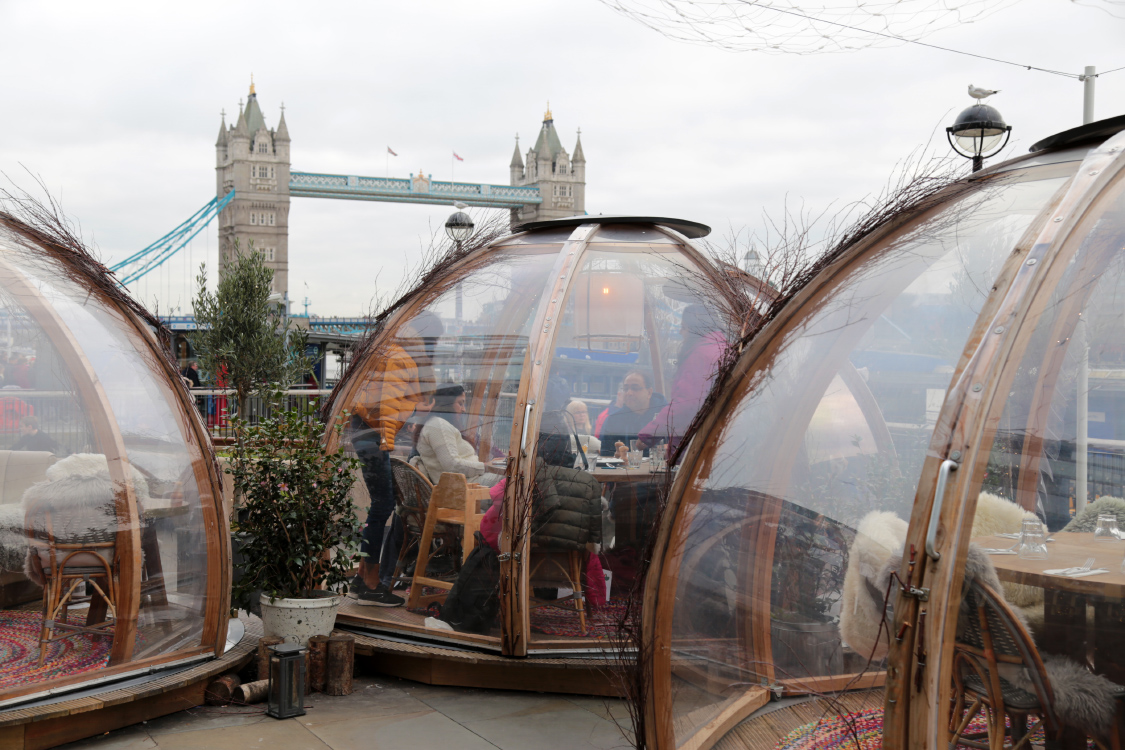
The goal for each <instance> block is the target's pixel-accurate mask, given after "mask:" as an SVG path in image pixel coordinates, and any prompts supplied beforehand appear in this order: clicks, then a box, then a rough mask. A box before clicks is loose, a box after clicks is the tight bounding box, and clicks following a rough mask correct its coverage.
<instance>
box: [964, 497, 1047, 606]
mask: <svg viewBox="0 0 1125 750" xmlns="http://www.w3.org/2000/svg"><path fill="white" fill-rule="evenodd" d="M1025 518H1029V519H1031V520H1035V519H1036V515H1035V514H1034V513H1031V512H1029V511H1026V510H1024V509H1023V508H1021V507H1020V506H1018V505H1016V504H1015V503H1013V502H1012V501H1011V500H1006V499H1005V498H1002V497H1000V496H998V495H993V494H991V493H988V492H982V493H980V495H979V496H978V497H977V513H976V515H975V516H973V536H975V537H976V536H992V535H993V534H1018V533H1019V532H1020V528H1021V527H1022V525H1023V520H1024V519H1025ZM1001 587H1002V588H1003V590H1004V598H1005V599H1007V600H1008V603H1009V604H1011V605H1012V606H1013V607H1020V608H1032V609H1033V610H1036V609H1042V607H1043V589H1041V588H1037V587H1035V586H1024V585H1023V584H1020V583H1008V582H1006V581H1005V582H1004V583H1002V584H1001ZM1024 614H1025V616H1028V617H1030V618H1031V619H1033V620H1034V619H1036V618H1038V619H1039V620H1042V614H1041V613H1037V612H1034V611H1032V612H1025V613H1024Z"/></svg>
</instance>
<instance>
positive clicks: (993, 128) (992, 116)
mask: <svg viewBox="0 0 1125 750" xmlns="http://www.w3.org/2000/svg"><path fill="white" fill-rule="evenodd" d="M945 137H946V138H948V139H949V145H950V147H951V148H952V149H953V150H954V151H956V152H957V153H958V154H960V155H961V156H964V157H965V158H966V159H972V160H973V171H974V172H977V171H980V169H981V167H983V166H984V159H985V157H987V156H994V155H995V154H997V153H999V152H1000V150H1001V149H1003V148H1004V147H1005V146H1007V145H1008V139H1009V138H1011V137H1012V126H1011V125H1008V124H1006V123H1005V122H1004V118H1003V117H1002V116H1001V114H1000V112H999V111H998V110H997V109H996V108H995V107H990V106H988V105H987V104H974V105H973V106H971V107H969V108H968V109H966V110H965V111H963V112H962V113H961V114H959V115H957V119H956V120H955V121H954V122H953V124H952V125H950V126H949V127H948V128H946V129H945Z"/></svg>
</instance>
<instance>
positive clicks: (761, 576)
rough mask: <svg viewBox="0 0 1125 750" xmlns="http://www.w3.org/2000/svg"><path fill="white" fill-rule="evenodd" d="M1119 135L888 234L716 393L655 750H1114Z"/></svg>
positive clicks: (679, 560) (695, 482)
mask: <svg viewBox="0 0 1125 750" xmlns="http://www.w3.org/2000/svg"><path fill="white" fill-rule="evenodd" d="M1123 128H1125V118H1116V119H1115V120H1110V121H1103V122H1101V123H1095V124H1093V125H1090V126H1084V127H1083V128H1079V129H1076V130H1075V131H1068V132H1067V133H1063V134H1060V135H1059V136H1054V137H1052V138H1050V139H1047V140H1046V141H1044V142H1042V144H1040V146H1039V147H1038V148H1036V149H1035V150H1034V152H1033V153H1031V154H1029V155H1027V156H1024V157H1021V158H1017V159H1013V160H1011V161H1008V162H1006V163H1003V164H1000V165H997V166H995V167H991V168H989V169H987V170H985V171H983V172H979V173H977V174H975V175H973V176H972V178H971V179H966V180H963V181H960V182H957V183H954V184H952V185H950V186H948V187H947V188H945V189H944V190H942V191H941V192H939V193H937V194H936V195H935V196H934V197H933V199H931V200H928V201H924V202H922V204H921V205H919V206H917V207H916V208H914V209H911V210H908V211H906V212H904V213H901V214H899V215H897V216H894V217H892V218H891V220H890V221H887V222H885V223H883V224H882V225H881V226H880V228H878V229H876V230H875V231H873V232H871V233H869V234H868V235H867V236H865V237H862V238H860V239H859V240H858V241H856V242H855V243H853V244H852V245H851V246H850V247H849V248H846V249H845V250H844V251H843V252H842V253H841V254H840V255H839V257H838V259H837V260H835V261H834V262H832V263H830V264H828V265H827V266H826V267H825V268H824V269H823V270H822V271H821V272H819V274H818V275H817V276H816V277H814V278H813V279H812V281H811V282H810V283H809V284H808V285H807V286H805V287H804V288H803V289H801V290H800V291H799V292H798V293H797V294H796V295H795V296H794V297H793V298H792V300H791V301H790V302H789V303H788V304H786V306H785V307H784V308H782V309H781V311H780V313H779V314H778V315H777V316H776V318H775V319H773V320H772V321H771V322H770V323H769V324H768V325H766V326H765V327H764V328H763V329H762V330H761V332H760V333H758V335H757V336H756V337H754V338H753V339H752V340H751V341H749V342H748V343H747V345H746V348H745V349H744V351H743V352H742V354H741V356H740V358H739V359H738V361H737V363H735V364H734V365H733V367H732V368H731V369H730V370H729V371H727V372H726V373H725V374H724V375H723V376H722V377H721V378H720V383H719V385H717V386H716V389H717V391H716V393H715V394H714V396H715V399H716V400H715V401H714V408H713V409H711V410H709V413H708V414H707V415H706V417H705V419H704V420H703V422H702V423H701V426H700V429H699V430H698V432H696V433H694V434H693V435H692V436H691V438H690V439H691V443H690V448H689V449H688V451H687V452H686V453H685V456H684V458H683V460H682V462H681V464H680V466H679V468H678V475H677V477H676V480H675V483H674V485H673V488H672V491H671V499H670V501H669V505H668V508H667V511H666V513H665V517H664V524H663V528H662V531H661V536H660V540H661V543H660V544H659V545H658V547H657V549H656V552H655V554H654V557H653V562H652V568H651V569H650V571H649V574H648V578H647V588H646V597H645V607H646V609H645V619H644V622H645V629H644V642H645V643H648V644H651V645H652V652H651V658H650V659H648V660H647V663H646V664H645V665H644V668H645V669H646V670H647V679H648V684H649V685H650V686H651V689H650V690H649V692H648V695H647V704H646V706H645V716H646V727H645V729H646V734H647V742H648V747H659V748H672V747H709V746H711V745H712V744H713V743H715V742H718V741H720V740H721V743H722V744H721V746H722V747H731V748H733V747H772V746H774V744H776V743H778V742H780V741H781V740H783V739H786V742H788V743H790V744H786V745H785V747H810V748H811V747H826V746H831V747H844V746H848V747H851V746H853V745H852V744H848V743H849V742H854V740H856V739H858V740H860V741H862V742H864V743H873V742H879V741H881V742H882V746H883V747H888V748H890V747H893V748H906V747H911V748H933V747H952V746H954V745H958V743H960V744H962V745H963V744H964V743H965V741H968V740H970V739H972V737H973V736H975V737H976V740H975V741H977V742H983V743H985V744H984V745H978V746H983V747H988V746H989V745H988V742H989V741H990V737H991V741H992V742H993V743H999V744H993V745H992V746H993V747H1000V746H1001V744H1002V743H1003V741H1004V740H1003V737H1002V735H1003V734H1004V732H1005V729H1004V727H1005V720H1006V721H1007V723H1008V724H1009V727H1010V728H1009V730H1008V732H1009V734H1010V737H1009V741H1010V742H1015V741H1016V740H1018V739H1019V738H1020V737H1021V736H1022V735H1023V734H1025V733H1028V732H1030V733H1031V735H1032V739H1033V740H1034V741H1035V742H1036V743H1041V742H1042V741H1043V735H1046V738H1047V739H1048V740H1050V741H1053V742H1058V743H1060V744H1058V745H1056V746H1058V747H1086V737H1087V736H1089V737H1097V738H1098V739H1099V741H1104V742H1105V743H1106V744H1107V745H1111V746H1117V745H1116V744H1113V743H1115V742H1119V741H1120V739H1121V737H1120V731H1121V730H1120V726H1119V722H1118V720H1117V717H1118V716H1120V715H1121V712H1120V709H1121V705H1120V699H1119V698H1116V699H1115V697H1114V695H1115V694H1125V688H1119V686H1122V685H1125V565H1123V558H1125V541H1122V540H1121V537H1120V536H1119V535H1118V534H1117V533H1116V532H1115V529H1120V528H1121V527H1122V526H1123V525H1125V500H1122V498H1125V294H1123V292H1125V174H1123V170H1125V134H1122V133H1118V131H1120V130H1122V129H1123ZM1107 138H1108V140H1106V139H1107ZM1091 685H1094V686H1095V689H1092V691H1093V692H1092V693H1091V692H1084V691H1087V690H1091V687H1090V686H1091ZM1098 690H1102V691H1103V692H1102V693H1099V695H1100V696H1101V697H1100V698H1099V699H1098V700H1095V699H1093V698H1089V699H1086V698H1082V699H1081V701H1079V702H1081V703H1082V705H1083V706H1085V707H1086V708H1087V709H1088V710H1081V711H1077V710H1075V705H1076V696H1089V695H1091V694H1093V693H1096V692H1097V691H1098ZM798 696H807V697H809V698H810V699H811V700H812V702H811V703H809V702H804V703H800V705H799V706H798V705H797V704H793V705H791V706H786V707H784V708H781V710H772V711H769V712H768V713H767V712H766V711H763V708H764V707H766V706H767V703H769V702H770V700H771V698H773V697H798ZM814 696H815V697H814ZM772 708H774V709H777V708H778V706H776V705H774V706H773V707H772ZM989 708H991V711H992V718H991V719H989V715H988V714H989V711H988V709H989ZM954 734H956V737H954V736H953V735H954ZM1111 735H1112V736H1113V739H1112V740H1111V739H1110V736H1111ZM849 737H850V738H852V739H848V738H849ZM836 743H843V744H836ZM863 746H864V747H868V746H878V745H877V744H864V745H863ZM1003 746H1005V747H1008V746H1009V745H1003ZM1037 746H1039V745H1037Z"/></svg>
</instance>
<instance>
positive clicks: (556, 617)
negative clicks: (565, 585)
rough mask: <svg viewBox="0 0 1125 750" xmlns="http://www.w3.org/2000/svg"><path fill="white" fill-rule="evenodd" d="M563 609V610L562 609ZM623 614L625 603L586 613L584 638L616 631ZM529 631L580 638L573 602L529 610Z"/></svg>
mask: <svg viewBox="0 0 1125 750" xmlns="http://www.w3.org/2000/svg"><path fill="white" fill-rule="evenodd" d="M564 608H565V609H564ZM624 614H625V603H624V602H618V601H610V602H609V603H607V604H606V605H605V606H602V607H599V608H598V609H597V611H596V612H593V613H591V612H589V611H587V612H586V637H587V638H591V637H599V636H604V635H605V634H606V633H608V632H613V631H615V630H616V629H617V622H618V621H619V620H620V619H621V616H622V615H624ZM531 629H532V630H533V631H535V632H536V633H543V634H545V635H557V636H563V637H567V638H579V637H581V636H582V623H581V622H580V621H579V619H578V612H577V611H576V610H575V609H574V602H566V603H564V604H561V605H559V606H557V607H554V606H550V605H545V606H542V607H536V608H535V609H533V610H531Z"/></svg>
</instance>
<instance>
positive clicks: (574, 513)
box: [531, 412, 602, 550]
mask: <svg viewBox="0 0 1125 750" xmlns="http://www.w3.org/2000/svg"><path fill="white" fill-rule="evenodd" d="M575 459H576V454H575V453H574V452H573V451H572V450H570V432H569V430H567V421H566V419H565V418H564V417H563V416H562V415H561V413H558V412H553V413H550V414H546V415H544V417H543V422H542V425H541V427H540V436H539V455H538V457H537V458H536V459H535V496H534V500H533V505H532V513H533V515H532V519H531V541H532V543H533V544H535V545H536V546H539V547H545V548H549V549H561V550H585V549H586V545H587V544H597V545H600V544H601V542H602V487H601V485H600V484H599V483H598V480H596V479H594V477H593V475H591V474H590V473H589V472H588V471H584V470H583V469H576V468H574V462H575Z"/></svg>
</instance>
